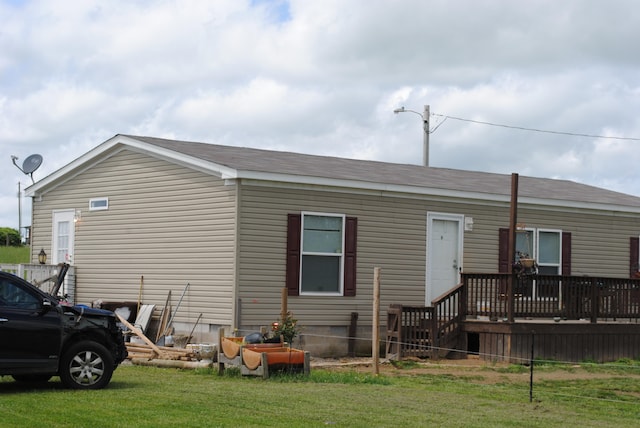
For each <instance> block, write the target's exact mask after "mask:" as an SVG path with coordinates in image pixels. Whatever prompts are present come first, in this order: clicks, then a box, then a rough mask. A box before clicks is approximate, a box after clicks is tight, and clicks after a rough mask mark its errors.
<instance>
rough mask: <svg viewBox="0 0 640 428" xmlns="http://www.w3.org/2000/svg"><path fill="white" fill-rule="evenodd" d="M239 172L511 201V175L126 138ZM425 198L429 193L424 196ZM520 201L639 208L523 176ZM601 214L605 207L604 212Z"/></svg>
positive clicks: (625, 199) (632, 200)
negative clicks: (399, 187)
mask: <svg viewBox="0 0 640 428" xmlns="http://www.w3.org/2000/svg"><path fill="white" fill-rule="evenodd" d="M123 136H124V137H128V138H131V139H134V140H138V141H140V142H144V143H148V144H151V145H154V146H157V147H161V148H164V149H167V150H171V151H174V152H176V153H179V154H182V155H186V156H189V157H192V158H196V159H200V160H204V161H208V162H212V163H214V164H216V165H221V166H225V167H227V168H229V169H232V170H236V171H238V173H239V174H238V176H240V177H241V176H242V173H243V172H244V173H246V172H258V173H270V174H279V175H289V176H294V177H295V176H299V177H316V178H319V179H332V180H344V181H349V182H361V183H375V184H378V185H379V186H377V187H380V186H385V185H387V186H388V185H391V186H409V187H415V188H421V189H440V190H443V191H456V192H465V193H478V194H487V195H502V196H507V197H508V196H509V195H510V193H511V175H509V174H495V173H488V172H478V171H466V170H459V169H450V168H437V167H425V166H419V165H406V164H397V163H388V162H377V161H367V160H357V159H345V158H338V157H330V156H316V155H307V154H301V153H292V152H282V151H274V150H261V149H252V148H246V147H232V146H222V145H215V144H207V143H198V142H190V141H177V140H168V139H161V138H154V137H140V136H133V135H123ZM421 193H424V192H421ZM518 195H519V197H520V198H532V199H544V200H555V201H572V202H577V203H587V204H598V205H601V204H604V205H614V206H619V207H640V198H639V197H636V196H632V195H627V194H624V193H620V192H614V191H611V190H606V189H602V188H599V187H594V186H589V185H586V184H581V183H576V182H573V181H569V180H557V179H549V178H536V177H525V176H519V185H518ZM600 208H601V207H600Z"/></svg>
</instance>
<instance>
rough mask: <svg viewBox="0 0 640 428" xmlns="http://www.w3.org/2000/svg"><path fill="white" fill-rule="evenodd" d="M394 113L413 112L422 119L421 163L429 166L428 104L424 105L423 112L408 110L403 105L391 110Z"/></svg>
mask: <svg viewBox="0 0 640 428" xmlns="http://www.w3.org/2000/svg"><path fill="white" fill-rule="evenodd" d="M393 112H394V113H395V114H398V113H406V112H409V113H414V114H417V115H418V116H420V118H421V119H422V128H423V130H424V141H423V148H422V164H423V165H424V166H429V134H430V132H429V115H430V112H429V106H428V105H426V106H424V113H419V112H417V111H415V110H409V109H406V108H404V107H400V108H397V109H395V110H394V111H393Z"/></svg>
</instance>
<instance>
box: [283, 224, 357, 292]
mask: <svg viewBox="0 0 640 428" xmlns="http://www.w3.org/2000/svg"><path fill="white" fill-rule="evenodd" d="M357 224H358V222H357V218H355V217H345V216H342V215H332V214H317V213H302V214H289V215H288V219H287V261H286V286H287V290H288V295H289V296H299V295H300V294H306V295H329V296H331V295H343V296H355V295H356V252H357V251H356V249H357V244H356V241H357ZM343 229H344V230H343ZM340 272H342V277H340V276H339V273H340Z"/></svg>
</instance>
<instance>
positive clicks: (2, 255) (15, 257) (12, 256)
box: [0, 246, 30, 264]
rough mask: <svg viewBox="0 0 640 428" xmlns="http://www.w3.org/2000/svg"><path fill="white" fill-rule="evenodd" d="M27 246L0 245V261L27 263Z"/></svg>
mask: <svg viewBox="0 0 640 428" xmlns="http://www.w3.org/2000/svg"><path fill="white" fill-rule="evenodd" d="M29 251H30V249H29V247H28V246H22V247H0V263H7V264H19V263H29Z"/></svg>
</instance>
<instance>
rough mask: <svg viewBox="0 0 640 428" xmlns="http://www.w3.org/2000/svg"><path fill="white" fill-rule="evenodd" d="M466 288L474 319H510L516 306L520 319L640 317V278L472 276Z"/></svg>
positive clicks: (465, 277)
mask: <svg viewBox="0 0 640 428" xmlns="http://www.w3.org/2000/svg"><path fill="white" fill-rule="evenodd" d="M509 281H512V288H513V293H512V297H511V299H512V300H510V297H509V294H508V292H507V290H508V285H509ZM462 284H463V285H464V287H465V288H466V290H467V305H466V314H467V315H468V316H472V317H478V318H483V317H484V318H487V319H491V320H495V319H506V318H507V317H508V316H509V309H510V308H509V304H511V305H512V306H511V308H512V311H513V317H515V318H560V319H587V320H590V321H591V322H594V323H595V322H598V320H604V321H606V320H617V319H631V320H636V322H637V321H638V319H640V279H626V278H606V277H587V276H560V275H511V274H474V273H467V274H462Z"/></svg>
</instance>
